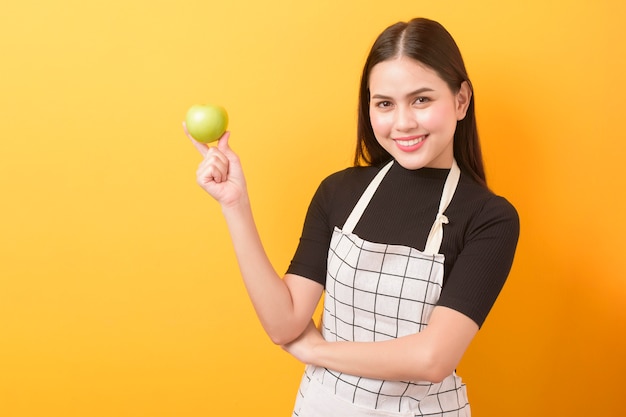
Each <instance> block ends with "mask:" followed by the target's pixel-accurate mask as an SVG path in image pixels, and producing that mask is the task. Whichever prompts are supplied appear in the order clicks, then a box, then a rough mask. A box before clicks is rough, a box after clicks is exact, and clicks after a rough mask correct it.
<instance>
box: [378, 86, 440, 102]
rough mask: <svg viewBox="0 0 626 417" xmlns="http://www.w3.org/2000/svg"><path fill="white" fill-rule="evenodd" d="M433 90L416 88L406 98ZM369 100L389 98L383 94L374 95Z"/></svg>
mask: <svg viewBox="0 0 626 417" xmlns="http://www.w3.org/2000/svg"><path fill="white" fill-rule="evenodd" d="M433 91H435V90H433V89H432V88H429V87H422V88H418V89H417V90H415V91H413V92H411V93H409V94H407V95H406V97H411V96H417V95H419V94H423V93H429V92H433ZM371 98H375V99H390V98H391V97H390V96H386V95H384V94H374V95H373V96H372V97H371Z"/></svg>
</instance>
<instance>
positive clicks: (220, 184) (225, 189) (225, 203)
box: [183, 122, 248, 207]
mask: <svg viewBox="0 0 626 417" xmlns="http://www.w3.org/2000/svg"><path fill="white" fill-rule="evenodd" d="M183 129H184V131H185V134H186V135H187V137H188V138H189V139H190V140H191V142H192V143H193V145H194V146H195V147H196V149H197V150H198V152H200V154H201V155H202V157H203V158H204V159H203V161H202V162H201V163H200V165H199V166H198V170H197V172H196V179H197V182H198V184H199V185H200V187H202V189H204V190H205V191H206V192H207V193H209V194H210V195H211V196H212V197H213V198H214V199H215V200H217V201H218V202H219V203H220V204H221V205H222V207H230V206H234V205H237V204H240V203H242V202H243V203H245V202H247V199H248V195H247V191H246V181H245V177H244V175H243V170H242V168H241V163H240V161H239V157H238V156H237V154H236V153H235V152H233V150H232V149H231V148H230V146H229V145H228V139H229V136H230V132H225V133H224V134H223V135H222V137H221V138H220V139H219V141H218V143H217V146H208V145H207V144H205V143H201V142H198V141H197V140H195V139H194V138H193V137H192V136H191V135H190V134H189V131H188V130H187V126H186V125H185V123H184V122H183Z"/></svg>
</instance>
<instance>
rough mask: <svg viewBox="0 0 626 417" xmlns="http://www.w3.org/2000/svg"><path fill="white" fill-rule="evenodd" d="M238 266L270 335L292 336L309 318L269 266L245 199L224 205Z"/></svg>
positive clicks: (280, 339) (284, 339) (284, 338)
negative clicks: (230, 204) (303, 316)
mask: <svg viewBox="0 0 626 417" xmlns="http://www.w3.org/2000/svg"><path fill="white" fill-rule="evenodd" d="M223 213H224V216H225V219H226V222H227V225H228V229H229V232H230V236H231V239H232V243H233V247H234V250H235V254H236V257H237V261H238V263H239V269H240V271H241V275H242V278H243V281H244V284H245V287H246V290H247V292H248V295H249V297H250V300H251V301H252V304H253V306H254V309H255V311H256V313H257V315H258V317H259V320H260V321H261V324H262V326H263V328H264V329H265V331H266V332H267V334H268V335H269V336H270V338H271V339H272V340H273V341H274V342H275V343H277V344H283V343H286V342H288V341H291V340H293V339H295V338H296V337H297V336H298V335H299V334H300V333H301V332H302V330H303V329H304V327H305V326H306V324H307V321H308V319H310V315H309V317H308V318H306V317H305V318H301V315H302V314H306V313H302V312H301V311H300V310H298V309H297V308H296V307H297V306H295V305H294V302H293V297H292V294H291V293H290V290H289V287H288V286H287V285H286V283H285V281H284V280H283V279H282V278H281V277H280V276H279V275H278V274H277V272H276V270H275V269H274V267H273V266H272V264H271V262H270V260H269V258H268V257H267V254H266V252H265V249H264V248H263V245H262V242H261V239H260V236H259V234H258V231H257V228H256V225H255V222H254V218H253V215H252V210H251V208H250V204H249V202H248V201H245V202H242V203H240V204H238V205H234V206H231V207H224V208H223Z"/></svg>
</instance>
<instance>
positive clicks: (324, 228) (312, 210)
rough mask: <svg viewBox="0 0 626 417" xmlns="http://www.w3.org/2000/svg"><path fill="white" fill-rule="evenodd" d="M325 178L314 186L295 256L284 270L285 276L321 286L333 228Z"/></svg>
mask: <svg viewBox="0 0 626 417" xmlns="http://www.w3.org/2000/svg"><path fill="white" fill-rule="evenodd" d="M330 188H331V187H329V186H328V179H327V180H325V181H323V182H322V184H320V186H319V187H318V189H317V191H316V192H315V195H314V196H313V199H312V201H311V203H310V205H309V208H308V210H307V214H306V217H305V220H304V226H303V229H302V235H301V237H300V242H299V244H298V248H297V249H296V253H295V255H294V257H293V259H292V260H291V264H290V265H289V268H288V269H287V273H288V274H295V275H300V276H302V277H305V278H309V279H312V280H313V281H316V282H319V283H320V284H322V285H324V284H325V283H326V260H327V256H328V247H329V246H330V239H331V237H332V231H333V226H332V225H331V224H330V220H329V215H328V202H329V201H332V195H330V194H332V190H331V189H330Z"/></svg>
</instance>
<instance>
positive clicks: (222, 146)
mask: <svg viewBox="0 0 626 417" xmlns="http://www.w3.org/2000/svg"><path fill="white" fill-rule="evenodd" d="M229 138H230V131H226V132H224V134H223V135H222V137H221V138H220V139H219V141H218V142H217V149H219V150H220V151H222V153H223V154H224V155H227V154H232V153H233V151H232V149H230V145H229V144H228V139H229Z"/></svg>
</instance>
